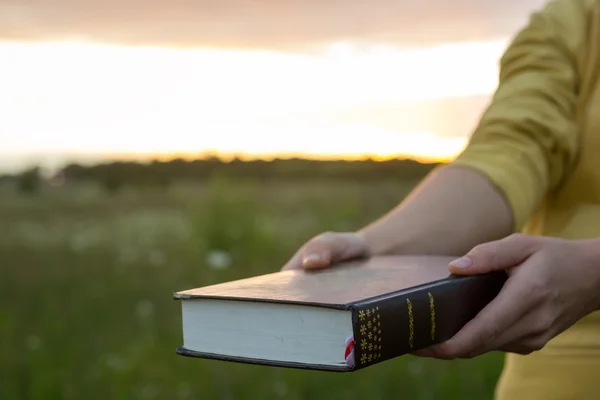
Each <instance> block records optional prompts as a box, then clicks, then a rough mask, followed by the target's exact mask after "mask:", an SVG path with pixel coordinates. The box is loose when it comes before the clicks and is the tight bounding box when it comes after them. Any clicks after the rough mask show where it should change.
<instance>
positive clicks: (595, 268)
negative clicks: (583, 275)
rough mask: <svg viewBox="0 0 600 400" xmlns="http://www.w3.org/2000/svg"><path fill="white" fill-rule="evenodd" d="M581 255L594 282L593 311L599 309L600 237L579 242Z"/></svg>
mask: <svg viewBox="0 0 600 400" xmlns="http://www.w3.org/2000/svg"><path fill="white" fill-rule="evenodd" d="M581 244H582V249H581V252H582V255H583V259H584V262H585V265H586V266H587V268H589V271H590V273H591V276H592V279H593V282H594V286H593V287H594V294H595V299H594V300H595V301H594V311H598V310H600V238H595V239H588V240H584V241H582V242H581Z"/></svg>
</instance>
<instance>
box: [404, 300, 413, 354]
mask: <svg viewBox="0 0 600 400" xmlns="http://www.w3.org/2000/svg"><path fill="white" fill-rule="evenodd" d="M406 305H407V307H408V345H409V346H410V347H411V348H412V347H413V341H414V338H415V321H414V317H413V311H412V303H411V302H410V300H409V299H406Z"/></svg>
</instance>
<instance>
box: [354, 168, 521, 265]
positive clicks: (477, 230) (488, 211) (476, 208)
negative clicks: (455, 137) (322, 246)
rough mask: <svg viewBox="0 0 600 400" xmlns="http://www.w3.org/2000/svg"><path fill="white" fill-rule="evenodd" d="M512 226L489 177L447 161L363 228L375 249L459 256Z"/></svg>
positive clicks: (509, 229) (383, 251)
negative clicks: (391, 207) (447, 163)
mask: <svg viewBox="0 0 600 400" xmlns="http://www.w3.org/2000/svg"><path fill="white" fill-rule="evenodd" d="M512 226H513V221H512V213H511V210H510V208H509V206H508V204H507V202H506V201H505V199H504V197H503V196H502V195H501V194H500V193H499V192H498V191H497V190H496V188H495V187H494V186H493V185H492V184H491V183H490V182H489V181H488V180H487V179H486V178H484V177H483V176H482V175H480V174H479V173H477V172H474V171H472V170H469V169H466V168H462V167H455V166H446V167H443V168H440V169H438V170H436V171H435V172H434V173H432V174H431V175H430V176H428V177H427V178H426V179H425V180H424V181H423V182H422V183H421V184H420V185H419V186H418V187H417V188H415V190H413V192H412V193H411V194H410V195H409V196H408V197H407V198H406V199H405V200H404V201H402V202H401V203H400V204H399V205H398V207H396V208H395V209H393V210H392V211H390V212H389V213H388V214H386V215H385V216H383V217H382V218H380V219H379V220H377V221H375V222H374V223H372V224H370V225H368V226H366V227H365V228H363V229H361V230H360V233H361V234H362V235H363V236H364V238H365V240H366V243H367V247H368V249H369V252H370V254H382V253H404V254H410V253H412V254H416V253H419V254H444V255H457V256H458V255H462V254H464V253H465V252H467V251H469V250H470V249H471V248H472V247H473V246H475V245H477V244H480V243H483V242H486V241H490V240H495V239H498V238H501V237H504V236H506V235H508V234H510V233H511V229H512Z"/></svg>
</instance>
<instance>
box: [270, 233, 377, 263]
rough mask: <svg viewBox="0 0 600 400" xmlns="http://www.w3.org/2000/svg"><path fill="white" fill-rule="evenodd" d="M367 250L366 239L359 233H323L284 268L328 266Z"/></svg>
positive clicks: (361, 254) (305, 246)
mask: <svg viewBox="0 0 600 400" xmlns="http://www.w3.org/2000/svg"><path fill="white" fill-rule="evenodd" d="M365 252H366V246H365V241H364V239H363V238H362V236H361V235H360V234H358V233H355V232H349V233H329V232H328V233H323V234H321V235H319V236H316V237H315V238H313V239H311V240H310V241H309V242H308V243H306V244H305V245H304V246H303V247H302V248H301V249H300V250H298V252H297V253H296V254H294V256H293V257H292V258H291V259H290V261H288V263H287V264H286V265H285V266H284V267H283V268H282V269H283V270H290V269H301V268H305V269H321V268H326V267H329V266H330V265H331V264H332V263H334V262H338V261H343V260H348V259H351V258H354V257H360V256H363V255H364V254H365Z"/></svg>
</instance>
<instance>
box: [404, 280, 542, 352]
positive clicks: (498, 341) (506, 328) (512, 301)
mask: <svg viewBox="0 0 600 400" xmlns="http://www.w3.org/2000/svg"><path fill="white" fill-rule="evenodd" d="M528 292H529V286H528V285H527V284H526V283H525V282H524V281H523V280H517V279H514V280H511V279H510V278H509V281H507V283H506V284H505V286H504V288H503V289H502V291H501V292H500V293H499V294H498V296H497V297H496V298H495V299H494V300H493V301H492V302H490V303H489V304H488V305H487V306H486V307H484V308H483V310H482V311H481V312H479V313H478V314H477V315H476V316H475V318H473V319H472V320H471V321H469V322H468V323H467V324H466V325H465V326H464V327H463V328H462V329H461V330H460V331H459V332H458V333H457V334H456V335H454V336H453V337H452V338H451V339H449V340H447V341H446V342H444V343H441V344H439V345H436V346H432V347H429V348H427V349H423V350H422V351H419V352H416V353H415V354H416V355H420V356H425V357H435V358H441V359H454V358H470V357H475V356H477V355H480V354H483V353H485V352H487V351H491V350H494V349H497V348H499V347H502V346H503V345H504V344H506V343H508V342H510V341H511V340H512V339H513V338H512V336H519V335H521V334H522V332H519V331H518V329H517V330H513V331H512V332H510V330H511V327H512V326H513V325H514V324H515V323H517V322H518V321H519V320H521V318H522V317H523V316H524V315H526V314H527V313H528V312H529V310H531V304H530V303H531V302H533V301H534V300H532V299H530V298H529V296H528Z"/></svg>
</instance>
